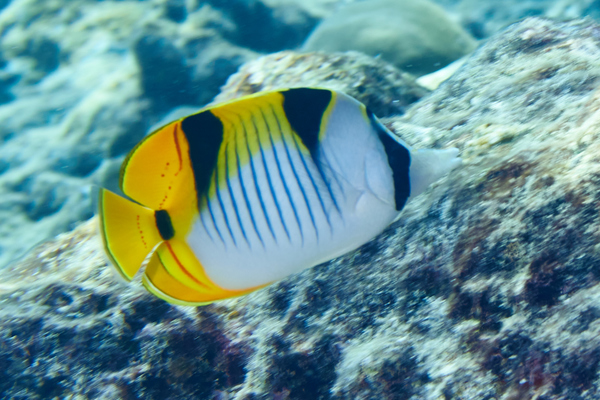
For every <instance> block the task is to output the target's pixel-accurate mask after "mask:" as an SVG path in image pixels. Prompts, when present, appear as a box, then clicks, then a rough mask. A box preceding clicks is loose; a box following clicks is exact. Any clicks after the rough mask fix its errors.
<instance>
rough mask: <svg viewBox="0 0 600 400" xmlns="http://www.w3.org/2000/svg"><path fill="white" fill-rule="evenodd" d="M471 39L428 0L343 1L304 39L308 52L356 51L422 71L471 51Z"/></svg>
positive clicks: (422, 72)
mask: <svg viewBox="0 0 600 400" xmlns="http://www.w3.org/2000/svg"><path fill="white" fill-rule="evenodd" d="M475 46H476V42H475V40H474V39H473V38H472V37H471V36H470V35H469V34H468V33H467V32H466V31H464V30H463V28H462V27H461V26H460V25H458V24H457V23H455V22H454V21H452V20H451V19H450V18H449V17H448V15H447V14H446V12H445V11H444V10H443V9H442V8H441V7H439V6H437V5H436V4H434V3H432V2H430V1H429V0H418V1H396V0H371V1H362V2H361V1H359V2H353V3H349V4H346V5H344V6H343V7H340V8H339V9H337V10H336V11H335V12H334V13H333V14H331V15H330V16H329V17H328V18H326V19H324V20H323V21H322V22H321V23H320V24H319V25H318V26H317V28H316V29H315V30H314V31H313V32H312V33H311V35H310V36H309V37H308V38H307V39H306V42H305V43H304V46H303V47H302V48H303V49H304V50H307V51H326V52H335V51H351V50H354V51H360V52H363V53H365V54H368V55H370V56H381V57H382V58H383V59H384V60H387V61H388V62H391V63H392V64H394V65H395V66H396V67H398V68H400V69H402V70H404V71H408V72H410V73H413V74H415V75H424V74H427V73H430V72H433V71H436V70H438V69H440V68H441V67H444V66H445V65H447V64H449V63H451V62H452V61H455V60H456V59H458V58H460V57H462V56H464V55H465V54H468V53H470V52H471V51H472V50H473V49H474V48H475Z"/></svg>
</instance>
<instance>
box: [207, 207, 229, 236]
mask: <svg viewBox="0 0 600 400" xmlns="http://www.w3.org/2000/svg"><path fill="white" fill-rule="evenodd" d="M206 207H207V208H208V212H209V213H210V218H211V219H212V223H213V226H214V227H215V230H216V231H217V235H219V238H220V239H221V241H222V242H223V244H225V239H223V235H222V234H221V230H220V229H219V227H218V226H217V219H216V218H215V213H214V211H213V209H212V206H211V205H210V200H209V199H208V196H206ZM223 218H224V216H223Z"/></svg>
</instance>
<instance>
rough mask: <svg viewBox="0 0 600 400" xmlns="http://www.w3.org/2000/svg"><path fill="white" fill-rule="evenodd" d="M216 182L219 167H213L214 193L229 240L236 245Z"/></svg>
mask: <svg viewBox="0 0 600 400" xmlns="http://www.w3.org/2000/svg"><path fill="white" fill-rule="evenodd" d="M218 183H219V168H215V194H216V195H217V200H218V201H219V206H220V207H221V212H222V213H223V219H224V220H225V225H227V230H228V231H229V235H230V236H231V240H233V245H234V246H235V247H237V241H236V240H235V236H233V230H232V229H231V224H229V217H228V216H227V212H226V211H225V205H224V204H223V199H222V198H221V191H220V190H219V184H218ZM215 226H216V225H215Z"/></svg>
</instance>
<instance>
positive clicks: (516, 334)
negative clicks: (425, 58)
mask: <svg viewBox="0 0 600 400" xmlns="http://www.w3.org/2000/svg"><path fill="white" fill-rule="evenodd" d="M598 29H599V26H598V25H596V24H595V23H593V22H591V21H589V20H584V21H573V22H570V23H556V22H550V21H548V20H543V19H528V20H525V21H523V22H521V23H519V24H516V25H513V26H511V27H509V28H508V29H507V30H505V31H503V32H502V33H500V34H498V35H496V36H494V37H492V38H491V39H490V40H489V41H488V42H487V43H486V44H485V45H484V46H483V47H482V48H480V49H479V50H478V51H477V52H476V53H475V54H474V55H472V56H471V57H469V58H468V59H467V60H466V62H465V64H464V65H463V66H462V67H461V68H460V69H459V70H458V71H457V72H455V73H454V74H453V75H452V76H451V77H450V78H449V79H448V80H447V81H445V82H444V83H442V84H441V85H440V86H439V87H438V89H436V90H435V91H434V92H433V93H431V94H430V95H429V96H428V97H426V98H424V99H422V100H421V101H420V102H418V103H416V104H414V105H413V106H412V107H411V108H410V109H409V110H408V111H407V113H406V114H405V115H404V116H401V117H398V116H396V117H393V118H388V119H387V120H386V121H385V122H386V123H387V124H388V125H389V126H391V127H392V128H394V129H395V130H396V131H397V132H399V133H401V134H402V136H403V138H404V139H405V140H406V141H407V142H409V143H410V144H413V145H414V146H415V147H430V146H431V145H436V146H440V147H444V146H449V145H453V146H457V147H459V148H460V149H461V154H462V156H463V158H464V160H465V163H464V166H463V167H462V168H461V169H458V170H455V171H454V172H453V173H452V174H451V175H450V176H449V177H448V178H447V179H445V180H443V181H440V182H439V183H438V184H437V185H435V186H434V187H432V188H431V189H430V190H429V191H427V192H426V193H424V194H422V195H421V196H419V197H418V198H415V199H413V200H412V201H411V202H410V203H409V204H408V206H407V208H406V210H405V212H404V213H403V216H402V218H400V220H399V221H398V222H397V223H395V224H394V225H393V226H392V227H390V228H389V229H388V230H387V231H386V232H384V233H383V234H382V235H380V236H379V237H378V238H376V239H375V240H373V241H372V242H370V243H368V244H366V245H365V246H363V247H362V248H360V249H359V250H357V251H355V252H353V253H351V254H348V255H346V256H343V257H341V258H339V259H337V260H334V261H332V262H330V263H327V264H324V265H321V266H318V267H315V268H312V269H309V270H306V271H304V272H302V273H300V274H297V275H294V276H292V277H290V278H288V279H286V280H284V281H282V282H279V283H277V284H275V285H272V286H270V287H268V288H265V289H263V290H260V291H257V292H254V293H252V294H250V295H247V296H244V297H241V298H238V299H232V300H228V301H223V302H219V303H216V304H213V305H209V306H206V307H200V308H182V307H177V306H170V305H168V304H166V303H164V302H162V301H160V300H157V299H155V298H153V297H152V296H151V295H149V294H147V293H146V292H144V291H143V290H142V289H141V288H140V286H139V283H135V282H134V283H132V284H129V285H121V284H119V283H118V281H117V280H116V278H115V277H114V275H113V273H112V272H110V269H109V268H108V266H107V264H106V261H105V258H104V256H103V254H102V249H101V245H100V241H99V239H98V233H97V232H96V228H95V223H96V222H95V221H94V220H93V219H92V220H91V221H89V222H88V223H86V224H84V225H81V226H80V227H78V228H77V229H75V230H74V231H73V232H71V233H68V234H64V235H61V236H59V237H58V238H56V239H55V240H53V241H51V242H48V243H46V244H44V245H42V246H41V247H39V248H38V249H37V250H35V251H33V252H32V253H31V254H30V256H29V257H28V258H27V259H25V260H24V261H22V262H20V263H18V264H14V265H12V266H11V267H10V268H8V269H5V270H3V279H2V282H1V283H0V305H1V307H0V397H4V398H28V399H42V398H50V397H70V396H72V397H75V396H81V397H93V398H104V399H122V398H144V399H162V398H166V397H170V398H217V399H226V398H227V399H236V400H250V399H273V398H279V399H327V398H328V399H357V398H376V399H383V398H392V399H439V398H446V399H451V398H464V399H484V398H488V399H491V398H497V399H500V398H502V399H528V398H538V399H550V398H552V399H584V400H587V399H589V400H591V399H596V398H598V396H599V395H600V394H599V388H598V385H597V380H598V372H599V367H600V321H599V318H600V311H599V307H598V304H599V302H600V238H599V236H598V232H600V229H599V228H600V227H599V226H598V225H600V215H599V213H598V204H600V196H599V195H598V193H600V163H599V162H598V154H599V153H600V148H599V147H600V137H599V136H600V134H599V133H598V132H600V95H599V91H598V89H597V88H598V84H597V83H598V80H599V79H600V39H599V37H598V35H597V32H598ZM311 79H312V78H311ZM17 377H18V378H17Z"/></svg>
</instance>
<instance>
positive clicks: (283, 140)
mask: <svg viewBox="0 0 600 400" xmlns="http://www.w3.org/2000/svg"><path fill="white" fill-rule="evenodd" d="M271 112H272V113H273V118H275V122H277V127H278V129H279V133H280V135H281V140H282V142H283V145H284V147H285V139H284V135H283V131H282V130H281V124H280V123H279V118H277V114H276V113H275V110H274V109H273V106H271ZM269 139H270V140H271V146H272V148H273V154H274V155H275V162H276V164H277V169H278V170H279V177H280V178H281V183H283V188H284V189H285V194H286V195H287V197H288V200H289V201H290V206H291V207H292V211H294V217H296V223H297V224H298V229H299V230H300V238H301V239H302V243H303V244H304V232H303V231H302V223H301V222H300V217H299V216H298V210H296V204H295V203H294V200H293V199H292V195H291V194H290V189H289V188H288V185H287V183H286V182H285V177H284V176H283V171H282V170H281V164H280V161H279V155H278V152H277V150H276V149H275V144H274V143H273V137H272V136H271V135H269ZM290 168H292V170H293V168H294V167H293V165H292V164H291V163H290Z"/></svg>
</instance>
